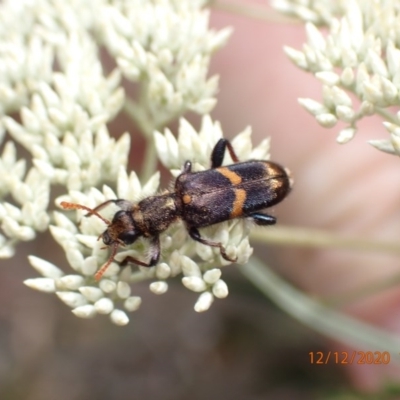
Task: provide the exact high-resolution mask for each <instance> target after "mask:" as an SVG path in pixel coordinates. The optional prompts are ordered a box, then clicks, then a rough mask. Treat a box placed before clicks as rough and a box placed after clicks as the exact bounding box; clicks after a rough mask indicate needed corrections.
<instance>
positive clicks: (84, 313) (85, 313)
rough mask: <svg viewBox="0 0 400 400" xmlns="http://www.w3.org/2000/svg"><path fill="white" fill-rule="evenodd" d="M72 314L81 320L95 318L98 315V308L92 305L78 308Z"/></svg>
mask: <svg viewBox="0 0 400 400" xmlns="http://www.w3.org/2000/svg"><path fill="white" fill-rule="evenodd" d="M72 312H73V313H74V314H75V315H76V316H77V317H79V318H93V317H94V316H95V315H96V314H97V312H96V308H95V307H94V306H93V305H91V304H85V305H84V306H79V307H76V308H74V309H73V310H72Z"/></svg>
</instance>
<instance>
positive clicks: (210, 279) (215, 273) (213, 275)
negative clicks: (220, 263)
mask: <svg viewBox="0 0 400 400" xmlns="http://www.w3.org/2000/svg"><path fill="white" fill-rule="evenodd" d="M221 274H222V272H221V270H220V269H219V268H214V269H210V270H208V271H206V272H205V273H204V275H203V279H204V280H205V281H206V282H207V283H208V284H209V285H213V284H214V283H215V282H217V281H218V279H219V278H221Z"/></svg>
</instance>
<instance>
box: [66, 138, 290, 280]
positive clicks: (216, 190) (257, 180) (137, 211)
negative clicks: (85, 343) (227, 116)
mask: <svg viewBox="0 0 400 400" xmlns="http://www.w3.org/2000/svg"><path fill="white" fill-rule="evenodd" d="M226 149H228V151H229V154H230V156H231V158H232V160H233V161H234V163H235V164H232V165H228V166H224V167H222V166H221V165H222V162H223V159H224V156H225V151H226ZM191 170H192V163H191V162H190V161H186V162H185V164H184V166H183V171H182V173H181V174H180V175H179V176H178V177H177V179H176V181H175V187H174V191H170V192H167V193H165V194H159V195H155V196H150V197H147V198H145V199H143V200H141V201H139V202H138V203H132V202H130V201H129V200H123V199H116V200H107V201H106V202H104V203H102V204H100V205H98V206H97V207H96V208H94V209H91V208H89V207H86V206H84V205H81V204H75V203H68V202H62V203H61V206H62V207H63V208H65V209H82V210H86V211H88V214H87V215H86V216H90V215H96V216H97V217H99V218H101V219H102V220H103V221H104V222H105V223H106V224H107V225H108V227H107V229H106V230H105V231H104V232H103V233H102V234H101V235H100V237H99V239H100V238H102V239H103V242H104V244H105V245H106V246H110V247H111V255H110V258H109V259H108V261H107V262H106V263H105V264H104V265H103V266H102V267H101V268H100V269H99V270H98V271H97V273H96V275H95V278H96V280H99V279H101V277H102V276H103V274H104V272H105V271H106V269H107V267H108V266H109V265H110V264H111V262H112V261H113V259H114V257H115V255H116V253H117V250H118V247H119V246H125V245H130V244H132V243H134V242H135V241H136V240H137V239H138V238H139V237H141V236H143V237H146V238H149V240H150V251H149V253H150V260H149V261H148V262H145V261H140V260H137V259H135V258H133V257H131V256H128V257H126V258H125V259H124V260H123V261H122V262H121V263H120V264H121V265H125V264H126V263H128V262H131V263H134V264H137V265H141V266H143V267H152V266H154V265H156V264H157V263H158V261H159V258H160V234H161V233H162V232H164V231H165V230H166V229H167V228H168V227H169V226H170V225H171V224H172V223H173V222H175V221H177V220H178V219H181V220H183V221H184V223H185V224H186V229H187V231H188V233H189V236H190V237H191V238H192V239H193V240H196V241H197V242H200V243H202V244H204V245H207V246H212V247H218V248H219V250H220V252H221V256H222V257H223V258H224V259H225V260H228V261H232V262H234V261H236V260H234V259H232V258H230V257H229V256H228V255H227V254H226V251H225V248H224V246H223V245H222V244H221V243H218V242H214V241H212V240H208V239H205V238H203V237H202V236H201V234H200V232H199V228H202V227H205V226H210V225H214V224H217V223H219V222H222V221H228V220H230V219H233V218H251V219H252V220H253V221H254V222H255V223H256V224H257V225H273V224H275V222H276V219H275V217H272V216H271V215H268V214H264V213H262V212H260V211H261V210H263V209H265V208H267V207H271V206H273V205H275V204H277V203H279V202H280V201H282V200H283V199H284V198H285V197H286V195H287V194H288V193H289V191H290V189H291V179H290V176H289V173H288V171H287V170H286V169H284V168H282V167H281V166H280V165H278V164H275V163H273V162H271V161H260V160H250V161H245V162H239V160H238V157H237V156H236V153H235V151H234V149H233V147H232V145H231V143H230V142H229V141H228V140H226V139H220V140H219V141H218V143H217V144H216V145H215V147H214V149H213V151H212V155H211V169H208V170H206V171H201V172H191ZM110 203H114V204H116V205H117V206H118V207H120V208H121V210H119V211H117V212H116V213H115V215H114V217H113V219H112V221H111V222H110V221H108V220H107V219H105V218H103V217H102V216H101V215H100V214H99V213H98V212H99V211H100V210H101V209H103V208H104V207H106V206H107V205H109V204H110Z"/></svg>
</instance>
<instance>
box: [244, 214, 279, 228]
mask: <svg viewBox="0 0 400 400" xmlns="http://www.w3.org/2000/svg"><path fill="white" fill-rule="evenodd" d="M248 217H249V218H251V219H252V220H253V221H254V222H255V223H256V224H257V225H259V226H266V225H275V224H276V218H275V217H273V216H272V215H268V214H263V213H253V214H250V215H248Z"/></svg>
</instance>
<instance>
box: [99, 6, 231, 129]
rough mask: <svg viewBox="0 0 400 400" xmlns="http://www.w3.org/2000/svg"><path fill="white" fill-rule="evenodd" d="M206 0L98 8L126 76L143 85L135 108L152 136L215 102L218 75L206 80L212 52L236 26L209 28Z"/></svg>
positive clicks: (104, 37) (103, 34)
mask: <svg viewBox="0 0 400 400" xmlns="http://www.w3.org/2000/svg"><path fill="white" fill-rule="evenodd" d="M171 3H172V4H173V6H171ZM205 3H206V1H179V0H177V1H168V0H163V1H161V0H158V1H154V2H150V1H139V2H128V1H114V2H111V4H110V6H105V7H102V8H101V9H100V10H99V13H98V15H99V21H98V24H99V32H100V34H101V38H102V40H103V41H104V43H105V44H106V46H107V49H108V50H109V51H110V53H111V54H112V55H113V56H114V57H115V58H116V61H117V64H118V66H119V68H120V69H121V71H122V73H123V74H124V77H125V78H127V79H128V80H130V81H132V82H137V81H141V82H142V83H143V84H142V90H141V93H140V99H139V101H138V102H136V103H135V105H134V107H131V111H132V112H133V113H134V115H135V118H136V119H137V121H138V122H139V124H140V126H141V127H142V130H143V131H145V132H146V133H148V134H149V135H150V134H152V132H153V130H154V129H159V128H160V127H163V126H164V125H165V124H166V123H167V122H168V121H170V120H171V119H173V118H175V117H176V116H178V115H181V114H182V113H183V112H184V111H187V110H191V111H195V112H198V113H201V114H204V113H208V112H209V111H210V110H211V109H212V108H213V107H214V105H215V103H216V99H215V98H214V97H213V96H214V95H215V93H216V91H217V88H218V77H217V76H213V77H211V78H207V71H208V67H209V62H210V56H211V55H212V54H213V53H214V52H215V51H216V50H217V49H219V48H220V47H222V46H223V45H224V44H225V43H226V41H227V39H228V38H229V36H230V34H231V29H230V28H225V29H222V30H220V31H219V32H215V31H213V30H210V29H209V28H208V20H209V11H208V10H207V9H202V8H201V5H202V4H205ZM139 15H140V18H138V16H139ZM149 121H151V123H149Z"/></svg>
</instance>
